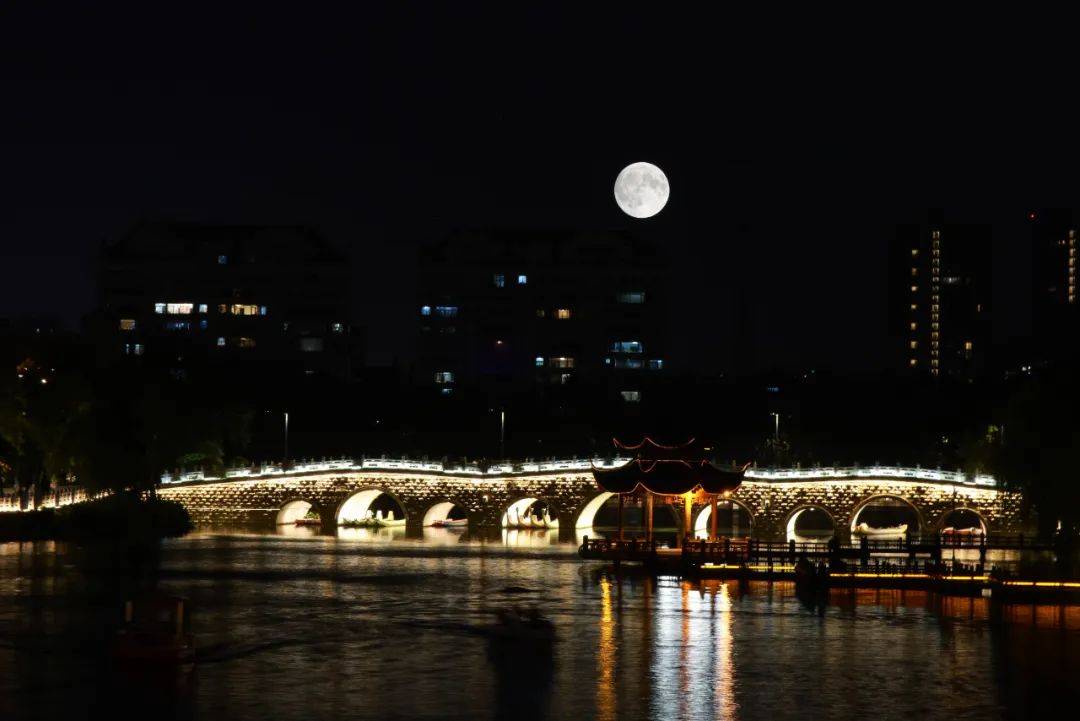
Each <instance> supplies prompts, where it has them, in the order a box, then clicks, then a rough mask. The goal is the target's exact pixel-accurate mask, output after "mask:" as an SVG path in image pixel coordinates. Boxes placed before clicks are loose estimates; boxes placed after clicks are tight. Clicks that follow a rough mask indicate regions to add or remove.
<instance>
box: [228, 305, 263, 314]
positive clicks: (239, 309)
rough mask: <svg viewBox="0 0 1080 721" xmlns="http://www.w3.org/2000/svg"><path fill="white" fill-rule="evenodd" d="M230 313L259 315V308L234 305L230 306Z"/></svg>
mask: <svg viewBox="0 0 1080 721" xmlns="http://www.w3.org/2000/svg"><path fill="white" fill-rule="evenodd" d="M229 312H230V313H232V314H233V315H258V314H259V306H257V305H251V304H248V303H233V304H232V305H231V306H229Z"/></svg>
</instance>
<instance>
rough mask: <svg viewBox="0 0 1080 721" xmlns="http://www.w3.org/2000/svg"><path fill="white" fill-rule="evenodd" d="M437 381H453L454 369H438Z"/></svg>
mask: <svg viewBox="0 0 1080 721" xmlns="http://www.w3.org/2000/svg"><path fill="white" fill-rule="evenodd" d="M435 382H436V383H453V382H454V374H453V372H452V371H436V373H435Z"/></svg>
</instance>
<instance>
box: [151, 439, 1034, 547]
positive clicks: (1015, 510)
mask: <svg viewBox="0 0 1080 721" xmlns="http://www.w3.org/2000/svg"><path fill="white" fill-rule="evenodd" d="M621 462H623V461H621V460H619V459H615V460H610V459H608V460H607V461H600V460H596V461H587V460H585V461H582V460H572V461H552V462H547V463H522V464H506V465H497V466H491V467H488V468H486V469H480V468H478V467H475V466H456V467H444V466H443V465H442V464H439V463H426V462H416V461H398V460H387V459H365V460H363V461H357V462H354V461H328V462H322V463H312V464H306V465H298V466H294V467H292V468H289V469H284V470H283V469H281V468H276V467H271V466H266V467H262V468H255V469H239V470H234V471H229V472H228V473H226V475H225V477H223V478H206V477H203V476H202V475H201V474H198V473H195V474H185V475H178V476H165V477H163V479H162V487H161V489H160V491H159V495H160V496H161V497H163V498H168V499H173V500H176V501H178V502H180V503H181V504H183V505H184V507H185V508H187V510H188V512H189V513H190V514H191V516H192V519H193V520H194V521H195V523H197V524H200V525H204V524H243V525H261V526H265V527H267V528H270V527H273V526H274V525H277V524H289V523H294V522H295V521H296V520H297V519H299V518H302V517H304V515H305V514H307V513H308V512H309V511H313V512H315V513H317V514H318V516H319V518H320V523H321V526H322V528H323V530H324V531H325V530H329V529H333V528H334V527H335V526H337V525H338V524H339V523H340V522H342V521H346V520H350V519H357V518H363V517H364V515H365V514H366V512H367V510H368V508H369V506H370V505H371V504H372V503H373V502H374V501H375V499H376V498H377V497H378V496H380V495H381V494H387V495H389V496H390V497H392V498H393V499H394V500H395V501H396V502H397V504H398V505H399V506H400V507H401V509H403V510H404V514H405V519H406V524H407V526H408V527H411V528H413V529H417V528H420V527H423V526H428V525H431V524H432V523H433V522H435V521H440V520H444V519H446V518H447V517H448V514H449V513H450V510H451V508H453V507H454V506H457V507H458V508H459V509H461V511H462V512H464V514H465V516H466V517H467V518H468V520H469V527H470V528H499V527H500V526H502V525H503V523H504V521H505V518H506V515H505V514H506V513H507V511H508V509H509V508H510V507H511V506H512V505H515V504H517V507H518V508H519V509H520V508H523V507H524V506H527V505H528V503H527V502H526V501H527V499H535V500H537V501H543V502H545V503H546V504H547V507H548V509H549V510H550V512H551V516H552V517H557V518H558V519H559V521H560V524H559V525H560V534H561V535H562V536H564V537H565V538H567V539H570V538H572V537H573V535H574V534H575V532H576V533H579V534H580V533H581V532H582V531H583V530H585V529H588V528H590V527H591V526H592V525H593V521H594V518H595V516H596V513H597V512H598V511H599V509H600V508H601V506H602V505H603V504H604V502H605V501H607V499H608V498H610V497H611V494H608V493H604V492H601V491H600V490H599V488H598V487H597V485H596V482H595V481H594V479H593V476H592V473H591V468H592V464H593V463H596V464H597V465H605V466H606V467H613V466H615V465H618V464H620V463H621ZM881 499H888V500H889V502H893V503H897V502H899V503H903V504H907V505H909V506H910V507H911V509H912V510H913V512H914V515H915V517H916V518H917V519H918V526H919V528H918V531H919V532H920V533H923V534H929V533H936V532H939V531H940V530H941V529H942V528H943V527H944V526H945V525H948V524H947V521H948V517H949V515H950V514H951V513H952V512H953V511H956V510H960V509H963V510H968V511H971V512H973V513H975V514H976V515H977V516H978V518H979V519H980V521H981V522H982V525H983V529H984V531H985V532H986V533H988V534H991V535H999V534H1000V535H1015V534H1021V533H1032V532H1033V531H1034V519H1033V517H1032V516H1031V515H1030V514H1028V513H1027V512H1026V511H1025V509H1024V507H1023V503H1022V499H1021V497H1020V495H1019V494H1018V493H1015V492H1010V491H1005V490H1003V489H1001V488H1000V487H998V485H997V484H996V483H995V481H994V479H992V478H989V477H986V476H980V477H976V478H967V477H965V476H964V475H963V474H960V473H951V472H946V471H940V470H930V469H909V468H895V467H877V466H875V467H867V468H807V469H779V470H777V469H773V470H759V469H750V470H748V471H747V473H746V477H745V480H744V481H743V483H742V485H741V486H740V487H739V488H738V489H736V490H735V491H733V492H732V493H731V494H730V496H729V497H728V500H730V501H731V502H732V503H733V504H738V505H739V506H741V507H742V508H743V509H744V510H745V511H746V513H747V514H748V515H749V519H750V527H751V533H752V535H753V536H754V537H756V538H760V539H762V540H784V539H785V537H786V535H787V534H788V532H789V530H790V529H791V528H793V527H794V525H793V524H794V519H795V518H796V517H797V516H798V515H799V514H800V513H801V512H803V511H805V510H807V509H817V510H820V511H823V512H824V513H826V514H827V515H828V516H829V517H830V518H831V520H832V522H833V528H834V533H835V535H836V536H837V538H838V539H839V540H842V541H845V540H847V539H848V538H849V536H850V532H851V530H852V528H853V527H854V525H855V523H856V520H857V519H858V517H859V513H860V512H861V511H862V509H864V508H865V507H866V506H867V505H869V504H872V503H874V502H875V501H879V500H881ZM708 513H709V507H708V505H705V504H695V505H694V507H693V509H692V514H693V518H694V527H695V528H704V527H705V523H706V519H707V516H708ZM914 530H915V529H912V531H914Z"/></svg>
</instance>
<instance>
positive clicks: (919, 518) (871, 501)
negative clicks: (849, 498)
mask: <svg viewBox="0 0 1080 721" xmlns="http://www.w3.org/2000/svg"><path fill="white" fill-rule="evenodd" d="M877 505H882V506H896V507H907V508H909V509H910V510H911V512H912V514H913V518H914V520H915V526H916V527H915V528H914V529H913V528H910V527H909V528H908V530H907V535H908V536H912V535H916V536H917V535H919V534H921V533H922V532H923V531H924V530H925V529H926V528H927V525H926V520H925V519H924V518H923V513H922V511H921V510H919V507H918V506H916V505H915V504H914V503H912V502H911V500H910V499H907V498H904V497H903V496H900V495H896V494H891V493H876V494H874V495H872V496H868V497H866V498H864V499H862V500H861V501H859V502H858V503H856V504H855V505H854V507H852V509H851V519H850V522H849V526H850V528H849V529H848V530H849V531H850V532H851V533H855V529H856V527H857V526H858V525H859V517H860V516H861V515H862V513H863V511H865V510H866V509H867V508H870V507H871V506H877Z"/></svg>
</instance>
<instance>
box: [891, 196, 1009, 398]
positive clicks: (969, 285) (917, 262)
mask: <svg viewBox="0 0 1080 721" xmlns="http://www.w3.org/2000/svg"><path fill="white" fill-rule="evenodd" d="M991 237H992V234H991V229H990V226H988V225H961V224H949V223H945V221H944V214H943V213H942V212H941V211H931V212H930V213H929V214H928V217H927V222H926V223H925V224H922V225H903V226H900V227H898V228H897V233H896V238H895V241H894V244H893V246H892V250H891V258H890V271H889V272H890V304H891V306H892V307H891V311H890V318H891V322H892V324H893V328H892V335H893V337H894V338H897V339H902V341H900V342H901V343H902V351H901V352H902V355H901V357H902V358H903V359H904V360H903V365H904V367H905V368H906V369H908V370H909V371H911V372H913V373H916V374H927V375H929V376H931V377H935V378H936V377H942V376H948V377H954V378H959V379H964V380H971V379H973V378H975V377H976V376H978V375H979V374H980V373H981V372H983V370H984V368H985V365H986V355H987V352H988V350H989V342H990V325H989V324H990V274H991V257H992V256H991Z"/></svg>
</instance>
